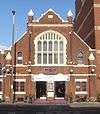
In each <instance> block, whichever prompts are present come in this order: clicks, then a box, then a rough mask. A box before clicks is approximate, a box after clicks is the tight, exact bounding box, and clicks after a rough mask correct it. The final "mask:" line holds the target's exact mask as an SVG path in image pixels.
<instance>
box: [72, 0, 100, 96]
mask: <svg viewBox="0 0 100 114" xmlns="http://www.w3.org/2000/svg"><path fill="white" fill-rule="evenodd" d="M74 28H75V32H76V33H77V34H78V35H79V36H80V37H81V38H82V39H83V40H84V41H85V42H86V43H87V44H88V45H89V46H90V47H91V48H92V49H94V51H95V53H96V85H97V86H96V93H97V94H99V93H100V38H99V36H100V0H76V16H75V23H74Z"/></svg>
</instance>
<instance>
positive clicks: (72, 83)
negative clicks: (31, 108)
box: [0, 9, 97, 101]
mask: <svg viewBox="0 0 100 114" xmlns="http://www.w3.org/2000/svg"><path fill="white" fill-rule="evenodd" d="M72 20H73V19H72V12H71V11H69V12H68V15H67V16H66V20H65V21H64V20H63V19H62V18H61V17H60V15H58V14H57V13H56V12H55V11H54V10H52V9H49V10H48V11H46V12H45V13H44V14H43V15H42V16H41V17H40V18H39V19H38V20H35V19H34V13H33V11H32V10H30V11H29V13H28V22H27V30H26V31H25V32H24V33H23V35H22V36H21V37H20V38H19V39H18V40H17V41H16V42H15V45H14V48H15V56H14V57H13V56H11V55H13V53H12V52H13V51H8V53H6V54H4V55H5V58H4V60H5V61H4V64H3V66H2V73H1V75H0V76H1V77H0V88H1V89H0V91H1V92H0V94H1V98H4V99H5V100H6V101H12V100H13V94H15V99H16V101H23V100H25V98H26V97H28V96H32V97H34V99H47V100H49V99H65V100H67V98H68V96H69V97H72V98H73V100H75V99H77V98H78V97H84V98H85V97H86V98H88V97H93V98H95V97H96V95H97V94H96V92H97V91H96V88H97V83H96V82H97V81H96V76H97V71H96V60H95V59H96V58H95V56H96V53H95V50H94V49H92V47H91V46H89V45H88V44H87V43H86V42H85V41H84V39H83V38H81V37H80V36H79V35H78V34H77V32H75V31H74V26H73V21H72ZM90 43H91V42H90ZM12 49H13V48H12ZM1 55H2V54H1ZM12 63H14V64H15V65H12ZM1 64H2V63H1ZM12 67H14V68H15V69H14V72H12ZM13 73H14V77H12V76H13ZM13 90H14V91H13Z"/></svg>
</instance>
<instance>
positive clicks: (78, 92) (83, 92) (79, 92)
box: [75, 91, 88, 95]
mask: <svg viewBox="0 0 100 114" xmlns="http://www.w3.org/2000/svg"><path fill="white" fill-rule="evenodd" d="M78 94H84V95H85V94H86V95H87V94H88V92H87V91H75V95H78Z"/></svg>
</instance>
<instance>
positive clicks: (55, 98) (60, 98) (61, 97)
mask: <svg viewBox="0 0 100 114" xmlns="http://www.w3.org/2000/svg"><path fill="white" fill-rule="evenodd" d="M54 99H62V100H63V99H65V98H64V97H55V98H54Z"/></svg>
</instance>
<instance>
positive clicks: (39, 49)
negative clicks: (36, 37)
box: [38, 41, 42, 51]
mask: <svg viewBox="0 0 100 114" xmlns="http://www.w3.org/2000/svg"><path fill="white" fill-rule="evenodd" d="M41 48H42V47H41V41H38V51H41Z"/></svg>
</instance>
